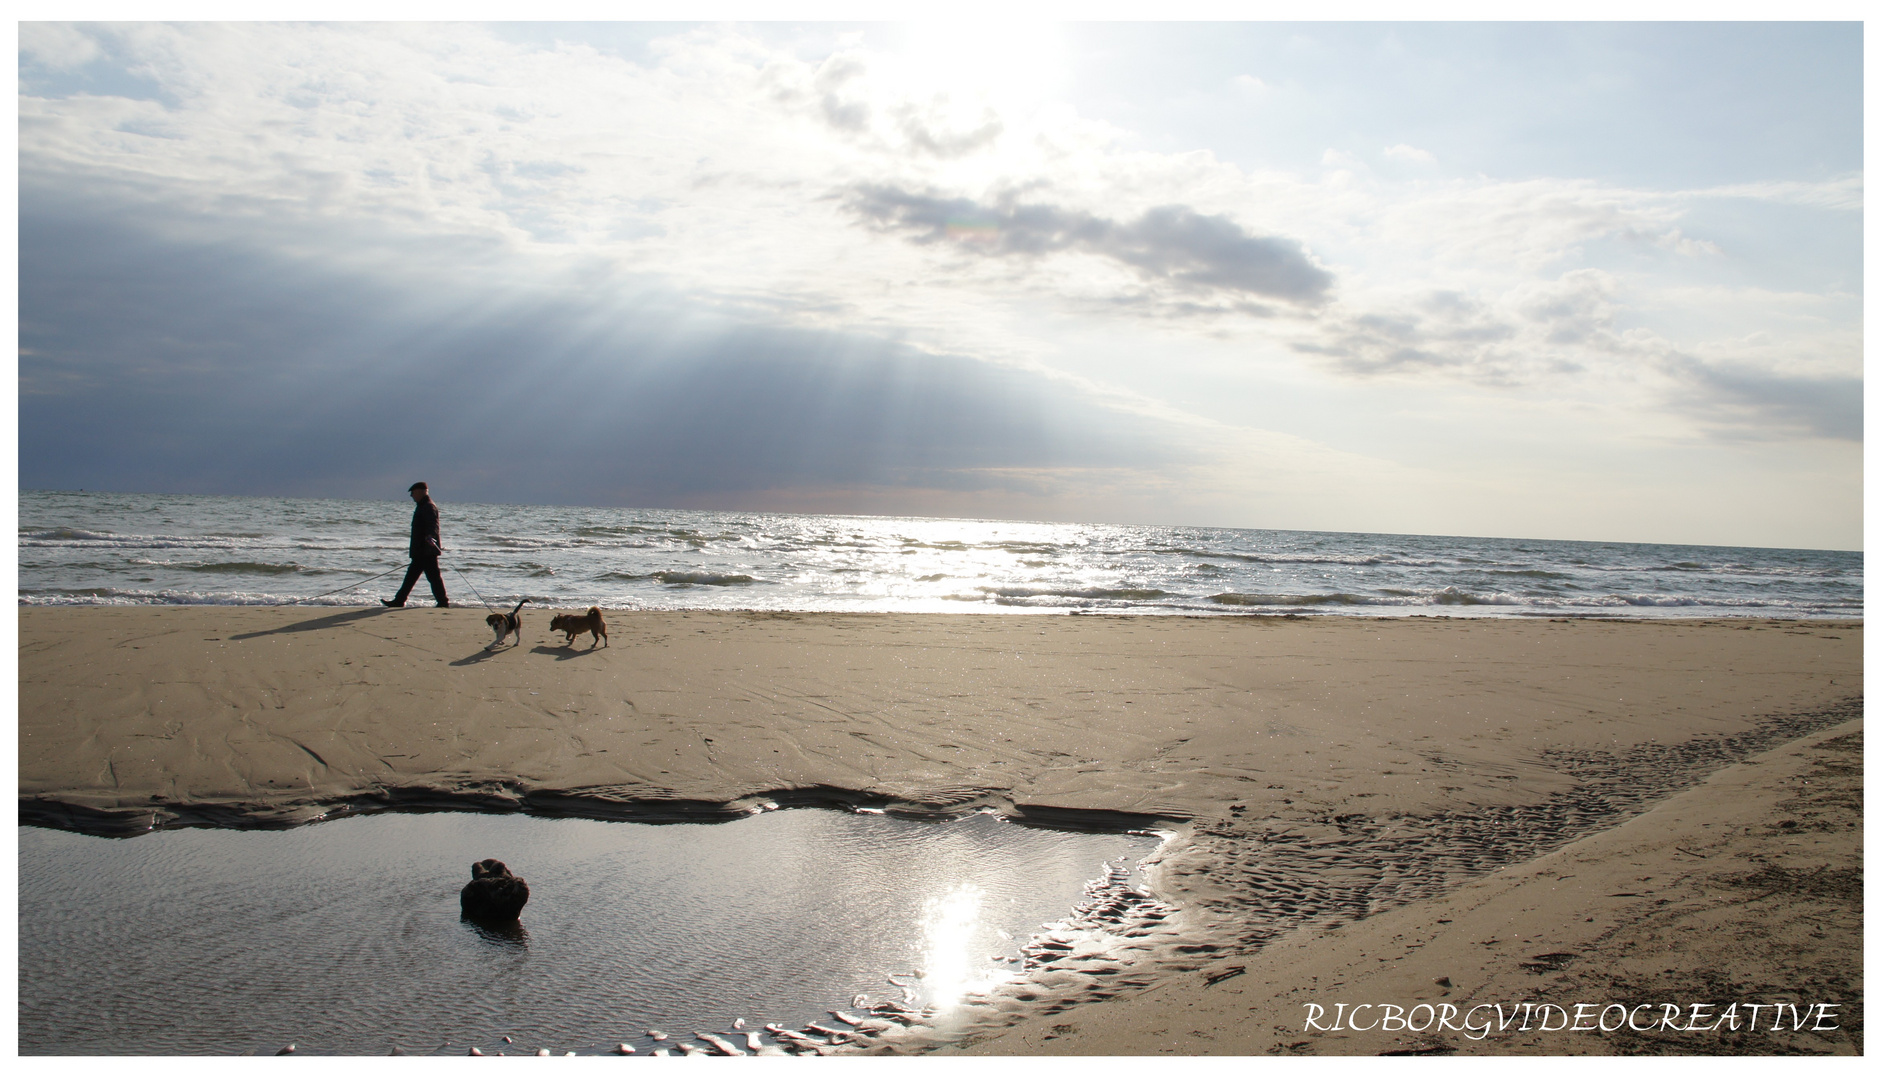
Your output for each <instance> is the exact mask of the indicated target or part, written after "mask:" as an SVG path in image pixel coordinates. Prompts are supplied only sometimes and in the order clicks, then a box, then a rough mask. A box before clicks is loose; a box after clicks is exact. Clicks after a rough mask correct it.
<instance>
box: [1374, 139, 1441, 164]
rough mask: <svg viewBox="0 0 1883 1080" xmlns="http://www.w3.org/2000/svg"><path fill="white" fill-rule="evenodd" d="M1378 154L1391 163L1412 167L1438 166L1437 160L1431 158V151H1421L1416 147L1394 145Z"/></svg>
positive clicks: (1400, 144) (1403, 144)
mask: <svg viewBox="0 0 1883 1080" xmlns="http://www.w3.org/2000/svg"><path fill="white" fill-rule="evenodd" d="M1380 154H1381V156H1383V157H1386V158H1389V159H1391V160H1393V161H1404V162H1408V163H1410V164H1413V165H1436V164H1438V159H1437V158H1435V157H1433V156H1432V154H1431V151H1429V150H1421V149H1419V148H1418V147H1416V146H1408V145H1407V144H1405V143H1395V144H1394V145H1392V146H1389V147H1387V148H1386V149H1384V150H1382V151H1380Z"/></svg>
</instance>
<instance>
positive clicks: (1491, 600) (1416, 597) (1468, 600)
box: [1210, 585, 1527, 607]
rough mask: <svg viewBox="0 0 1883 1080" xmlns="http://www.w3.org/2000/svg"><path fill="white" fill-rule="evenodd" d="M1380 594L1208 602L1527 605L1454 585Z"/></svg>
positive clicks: (1220, 597)
mask: <svg viewBox="0 0 1883 1080" xmlns="http://www.w3.org/2000/svg"><path fill="white" fill-rule="evenodd" d="M1382 591H1389V592H1391V593H1393V594H1394V595H1386V596H1377V595H1368V594H1366V593H1351V592H1329V593H1217V594H1216V595H1215V596H1212V597H1210V599H1211V600H1212V601H1214V602H1216V603H1218V604H1229V605H1234V606H1237V607H1315V606H1351V607H1417V606H1423V605H1460V606H1464V605H1468V606H1479V605H1482V606H1503V607H1521V606H1523V605H1524V604H1526V603H1527V601H1525V600H1524V599H1523V598H1522V597H1518V596H1512V595H1510V594H1509V593H1501V592H1496V593H1474V592H1471V591H1469V590H1467V589H1460V588H1458V587H1457V586H1456V585H1447V586H1446V587H1445V588H1443V589H1439V590H1437V591H1436V592H1409V591H1406V590H1399V589H1394V590H1382Z"/></svg>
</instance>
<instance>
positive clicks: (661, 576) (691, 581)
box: [653, 570, 755, 585]
mask: <svg viewBox="0 0 1883 1080" xmlns="http://www.w3.org/2000/svg"><path fill="white" fill-rule="evenodd" d="M653 578H654V580H655V581H658V582H660V583H661V584H662V585H750V584H753V582H754V580H755V579H754V578H753V577H752V575H750V574H713V573H707V572H705V571H701V570H662V571H660V572H659V573H657V574H654V575H653Z"/></svg>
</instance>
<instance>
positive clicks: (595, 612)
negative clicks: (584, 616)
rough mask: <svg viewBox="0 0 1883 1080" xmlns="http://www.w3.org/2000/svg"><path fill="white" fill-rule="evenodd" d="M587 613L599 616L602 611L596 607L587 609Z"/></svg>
mask: <svg viewBox="0 0 1883 1080" xmlns="http://www.w3.org/2000/svg"><path fill="white" fill-rule="evenodd" d="M588 613H589V614H590V615H600V614H601V613H602V609H601V608H598V607H592V608H589V609H588Z"/></svg>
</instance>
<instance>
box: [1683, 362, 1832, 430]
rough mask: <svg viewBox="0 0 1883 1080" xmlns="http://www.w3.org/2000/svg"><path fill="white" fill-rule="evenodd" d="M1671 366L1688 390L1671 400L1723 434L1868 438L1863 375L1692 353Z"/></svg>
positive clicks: (1684, 410)
mask: <svg viewBox="0 0 1883 1080" xmlns="http://www.w3.org/2000/svg"><path fill="white" fill-rule="evenodd" d="M1666 364H1667V367H1668V369H1669V371H1670V372H1671V373H1672V374H1674V375H1675V376H1676V377H1677V378H1678V379H1680V380H1681V381H1682V382H1683V383H1685V384H1686V385H1685V387H1683V389H1685V390H1687V391H1688V392H1686V393H1681V394H1678V395H1675V396H1673V397H1672V398H1671V399H1670V402H1669V404H1670V405H1671V406H1672V407H1674V408H1675V409H1677V410H1679V411H1681V412H1685V413H1688V414H1690V415H1693V416H1696V417H1699V418H1700V419H1702V420H1704V421H1706V422H1707V423H1709V424H1711V425H1712V426H1714V427H1715V428H1717V429H1721V430H1722V431H1723V432H1724V433H1728V434H1730V435H1733V436H1736V437H1739V438H1754V439H1777V438H1788V437H1793V436H1797V435H1804V436H1808V437H1812V438H1819V439H1838V440H1845V441H1849V442H1858V443H1860V442H1862V441H1863V380H1862V379H1861V378H1856V377H1850V376H1834V375H1798V374H1789V373H1784V372H1777V371H1772V370H1770V369H1762V368H1759V367H1756V366H1754V365H1751V364H1744V363H1730V362H1729V363H1713V364H1709V363H1706V362H1704V361H1701V360H1699V359H1696V358H1694V357H1691V356H1671V357H1669V358H1668V360H1667V361H1666Z"/></svg>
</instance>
